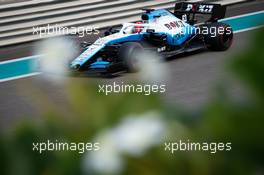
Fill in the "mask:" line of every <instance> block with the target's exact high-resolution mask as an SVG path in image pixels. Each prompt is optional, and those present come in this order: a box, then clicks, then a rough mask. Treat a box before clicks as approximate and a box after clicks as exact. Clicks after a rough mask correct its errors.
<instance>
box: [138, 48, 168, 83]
mask: <svg viewBox="0 0 264 175" xmlns="http://www.w3.org/2000/svg"><path fill="white" fill-rule="evenodd" d="M137 57H138V60H139V63H140V64H139V65H140V72H139V78H140V79H141V80H142V81H144V82H147V83H165V82H166V81H167V80H168V77H169V72H168V70H169V69H168V67H167V64H165V63H164V62H163V59H162V58H161V56H159V55H158V54H156V53H152V52H140V53H138V54H137Z"/></svg>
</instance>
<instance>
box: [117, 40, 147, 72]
mask: <svg viewBox="0 0 264 175" xmlns="http://www.w3.org/2000/svg"><path fill="white" fill-rule="evenodd" d="M143 50H144V49H143V47H142V45H141V44H139V43H136V42H128V43H124V44H123V45H122V46H121V47H120V49H119V52H118V59H120V60H121V61H122V62H123V63H124V66H125V67H126V68H127V70H128V72H137V71H139V69H140V65H139V60H138V53H140V52H142V51H143Z"/></svg>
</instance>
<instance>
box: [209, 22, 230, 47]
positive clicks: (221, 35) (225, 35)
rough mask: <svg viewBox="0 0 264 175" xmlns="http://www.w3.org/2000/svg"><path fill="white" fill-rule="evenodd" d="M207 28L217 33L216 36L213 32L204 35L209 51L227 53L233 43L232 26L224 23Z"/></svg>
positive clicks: (213, 24)
mask: <svg viewBox="0 0 264 175" xmlns="http://www.w3.org/2000/svg"><path fill="white" fill-rule="evenodd" d="M206 27H208V29H209V31H212V29H213V31H216V34H215V35H213V34H212V33H211V32H209V33H208V34H206V35H204V41H205V43H206V45H207V48H208V49H210V50H214V51H225V50H227V49H229V48H230V46H231V45H232V42H233V30H232V28H231V26H229V25H228V24H224V23H212V24H210V25H207V26H206ZM220 31H221V32H220Z"/></svg>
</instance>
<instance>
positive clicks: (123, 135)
mask: <svg viewBox="0 0 264 175" xmlns="http://www.w3.org/2000/svg"><path fill="white" fill-rule="evenodd" d="M113 132H114V137H115V140H116V144H117V148H118V150H119V151H121V152H124V153H127V154H130V155H134V156H139V155H142V154H143V153H145V151H147V149H149V148H150V147H152V146H155V145H157V144H159V143H160V142H161V141H162V138H163V136H164V132H165V124H164V122H163V121H162V120H161V118H160V115H159V114H158V113H155V112H149V113H146V114H143V115H142V116H129V117H128V118H126V119H124V120H123V121H122V122H121V124H120V125H119V126H118V127H117V128H116V129H115V130H114V131H113Z"/></svg>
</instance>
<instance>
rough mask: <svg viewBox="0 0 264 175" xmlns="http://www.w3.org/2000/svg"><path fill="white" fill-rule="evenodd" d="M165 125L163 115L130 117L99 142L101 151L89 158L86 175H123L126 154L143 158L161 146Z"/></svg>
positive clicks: (149, 114)
mask: <svg viewBox="0 0 264 175" xmlns="http://www.w3.org/2000/svg"><path fill="white" fill-rule="evenodd" d="M165 129H166V126H165V122H164V121H163V120H162V119H161V116H160V114H159V113H156V112H149V113H145V114H143V115H140V116H136V115H130V116H128V117H127V118H125V119H124V120H123V121H122V122H121V123H120V124H119V125H118V126H117V127H116V128H113V129H112V130H108V131H107V132H104V133H102V134H99V136H98V137H97V138H96V139H95V140H96V142H98V143H100V147H101V149H100V150H99V151H96V152H89V153H88V154H86V156H85V161H84V166H85V167H84V169H85V172H86V173H91V172H97V173H101V174H119V173H121V171H122V168H123V164H124V161H123V157H122V155H123V154H126V155H131V156H138V157H139V156H142V155H143V154H144V153H145V152H146V151H147V150H148V149H149V148H151V147H153V146H155V145H157V144H160V143H161V141H162V140H163V137H164V136H165Z"/></svg>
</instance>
